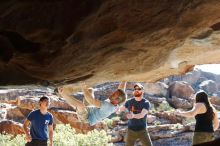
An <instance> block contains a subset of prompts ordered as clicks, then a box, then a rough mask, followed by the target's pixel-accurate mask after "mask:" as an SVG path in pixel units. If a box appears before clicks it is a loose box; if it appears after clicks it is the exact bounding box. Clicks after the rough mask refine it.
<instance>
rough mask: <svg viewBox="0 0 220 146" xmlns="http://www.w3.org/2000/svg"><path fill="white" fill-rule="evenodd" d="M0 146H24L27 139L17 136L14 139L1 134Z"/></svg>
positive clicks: (8, 135)
mask: <svg viewBox="0 0 220 146" xmlns="http://www.w3.org/2000/svg"><path fill="white" fill-rule="evenodd" d="M0 145H1V146H24V145H25V137H24V135H17V136H16V137H14V136H13V135H10V134H7V135H6V134H0Z"/></svg>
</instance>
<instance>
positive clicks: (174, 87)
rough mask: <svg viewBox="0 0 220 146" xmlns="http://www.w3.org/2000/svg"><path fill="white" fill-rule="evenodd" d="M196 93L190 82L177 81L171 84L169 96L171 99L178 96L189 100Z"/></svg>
mask: <svg viewBox="0 0 220 146" xmlns="http://www.w3.org/2000/svg"><path fill="white" fill-rule="evenodd" d="M194 93H195V91H194V89H193V88H192V87H191V85H190V84H188V83H186V82H183V81H175V82H173V83H171V84H170V85H169V87H168V96H167V97H168V98H170V99H171V98H172V97H173V96H176V97H177V98H182V99H186V100H189V99H191V96H192V95H193V94H194Z"/></svg>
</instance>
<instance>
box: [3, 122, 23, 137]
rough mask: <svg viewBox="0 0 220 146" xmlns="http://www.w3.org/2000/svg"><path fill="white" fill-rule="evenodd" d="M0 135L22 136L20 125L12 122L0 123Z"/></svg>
mask: <svg viewBox="0 0 220 146" xmlns="http://www.w3.org/2000/svg"><path fill="white" fill-rule="evenodd" d="M0 133H8V134H12V135H17V134H24V131H23V127H22V124H20V123H18V122H14V121H12V120H2V121H0Z"/></svg>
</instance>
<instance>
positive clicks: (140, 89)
mask: <svg viewBox="0 0 220 146" xmlns="http://www.w3.org/2000/svg"><path fill="white" fill-rule="evenodd" d="M134 90H139V91H140V90H142V89H141V88H134Z"/></svg>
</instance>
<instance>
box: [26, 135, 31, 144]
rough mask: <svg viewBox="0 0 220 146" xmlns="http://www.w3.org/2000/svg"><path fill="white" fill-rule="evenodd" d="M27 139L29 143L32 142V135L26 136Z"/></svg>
mask: <svg viewBox="0 0 220 146" xmlns="http://www.w3.org/2000/svg"><path fill="white" fill-rule="evenodd" d="M25 138H26V141H27V142H31V140H32V138H31V135H30V134H25Z"/></svg>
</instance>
